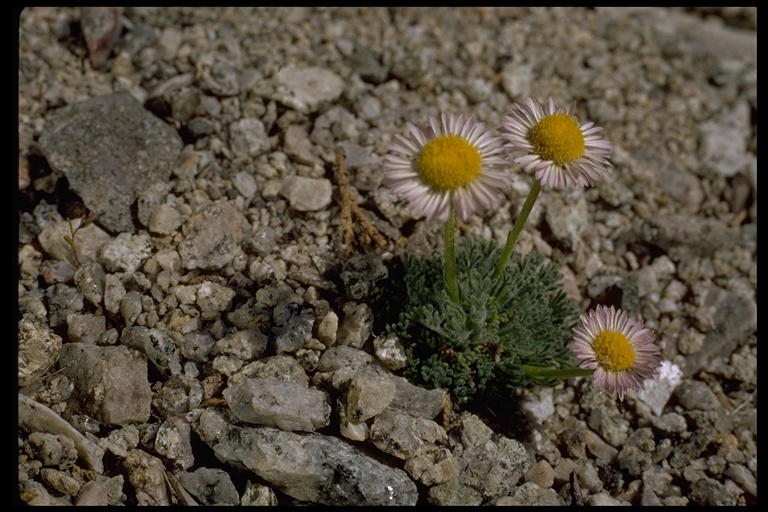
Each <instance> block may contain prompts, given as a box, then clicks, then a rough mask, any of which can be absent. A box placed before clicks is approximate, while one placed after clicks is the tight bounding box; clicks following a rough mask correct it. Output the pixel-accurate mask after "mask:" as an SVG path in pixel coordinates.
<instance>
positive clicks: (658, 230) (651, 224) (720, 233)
mask: <svg viewBox="0 0 768 512" xmlns="http://www.w3.org/2000/svg"><path fill="white" fill-rule="evenodd" d="M635 229H636V232H637V234H638V236H639V237H640V239H641V240H642V241H644V242H647V243H650V244H654V245H656V246H658V247H660V248H661V249H663V250H665V251H667V253H668V254H669V256H670V257H671V258H672V260H673V261H678V260H679V259H680V258H683V257H684V256H685V255H686V254H694V255H700V256H710V257H711V256H713V255H714V254H715V252H716V251H717V250H719V249H721V248H722V247H727V246H728V245H731V244H737V243H738V240H739V230H738V229H737V228H734V227H732V226H729V225H728V224H725V223H723V222H721V221H720V220H717V219H715V218H711V217H700V216H696V215H691V214H688V213H675V214H671V215H652V216H651V217H648V218H645V219H642V220H640V221H639V222H638V223H637V225H636V228H635Z"/></svg>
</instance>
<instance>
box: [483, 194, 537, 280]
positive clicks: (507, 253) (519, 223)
mask: <svg viewBox="0 0 768 512" xmlns="http://www.w3.org/2000/svg"><path fill="white" fill-rule="evenodd" d="M540 191H541V182H540V181H539V180H536V181H534V182H533V186H532V187H531V191H530V192H528V197H527V198H526V199H525V204H523V209H522V210H520V215H518V217H517V220H516V221H515V225H514V226H512V231H510V232H509V235H507V243H506V244H505V245H504V251H503V252H502V253H501V257H500V258H499V261H498V262H497V263H496V270H494V272H493V278H494V279H498V278H499V277H500V276H501V273H502V272H504V268H505V267H506V266H507V263H508V262H509V258H510V257H511V256H512V251H514V249H515V244H517V239H518V238H519V237H520V232H521V231H523V226H524V225H525V221H527V220H528V216H529V215H530V214H531V210H533V205H534V204H535V203H536V198H537V197H539V192H540Z"/></svg>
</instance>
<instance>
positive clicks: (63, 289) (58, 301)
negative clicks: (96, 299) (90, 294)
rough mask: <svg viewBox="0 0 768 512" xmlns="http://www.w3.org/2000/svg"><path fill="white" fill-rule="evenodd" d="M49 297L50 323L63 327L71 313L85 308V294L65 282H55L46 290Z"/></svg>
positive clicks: (53, 325)
mask: <svg viewBox="0 0 768 512" xmlns="http://www.w3.org/2000/svg"><path fill="white" fill-rule="evenodd" d="M45 295H46V296H47V298H48V325H49V326H51V327H61V326H62V325H64V324H65V323H66V322H67V317H68V316H69V315H73V314H78V313H80V312H81V311H82V310H83V305H84V304H83V294H82V293H80V291H79V290H78V289H77V288H74V287H72V286H67V285H65V284H55V285H53V286H49V287H48V288H47V289H46V290H45Z"/></svg>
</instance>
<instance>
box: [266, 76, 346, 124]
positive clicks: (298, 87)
mask: <svg viewBox="0 0 768 512" xmlns="http://www.w3.org/2000/svg"><path fill="white" fill-rule="evenodd" d="M275 82H276V86H277V91H276V93H275V95H274V97H273V99H275V100H276V101H279V102H281V103H283V104H285V105H287V106H289V107H290V108H292V109H294V110H297V111H299V112H303V113H310V112H315V111H317V109H318V108H319V107H320V106H321V105H322V104H323V103H332V102H334V101H336V100H337V99H339V97H340V96H341V94H342V92H344V82H343V81H342V79H341V78H340V77H339V76H338V75H337V74H336V73H334V72H333V71H331V70H329V69H326V68H321V67H314V66H311V67H304V68H298V67H295V66H285V67H283V68H281V69H280V71H279V72H278V73H277V76H276V80H275Z"/></svg>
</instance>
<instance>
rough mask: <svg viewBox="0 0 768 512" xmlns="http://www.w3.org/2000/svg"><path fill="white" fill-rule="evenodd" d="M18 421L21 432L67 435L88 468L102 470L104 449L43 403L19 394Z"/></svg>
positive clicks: (98, 471)
mask: <svg viewBox="0 0 768 512" xmlns="http://www.w3.org/2000/svg"><path fill="white" fill-rule="evenodd" d="M18 397H19V401H18V413H19V416H18V422H19V430H20V431H21V432H27V433H28V434H31V433H32V432H47V433H49V434H53V435H62V436H66V437H69V438H70V439H72V441H74V444H75V449H76V450H77V453H78V455H79V456H80V457H81V458H82V460H83V461H84V462H85V464H86V466H88V468H90V469H93V470H94V471H96V472H97V473H103V472H104V462H103V458H104V450H102V449H101V448H100V447H99V446H98V445H97V444H95V443H94V442H93V441H90V440H89V439H88V438H86V437H85V436H84V435H83V434H81V433H80V432H78V431H77V430H75V428H74V427H72V425H70V424H69V423H67V422H66V421H64V419H62V417H61V416H59V415H58V414H56V413H55V412H53V411H52V410H51V409H49V408H48V407H46V406H44V405H43V404H39V403H37V402H35V401H34V400H32V399H30V398H28V397H26V396H24V395H22V394H19V395H18Z"/></svg>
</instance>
